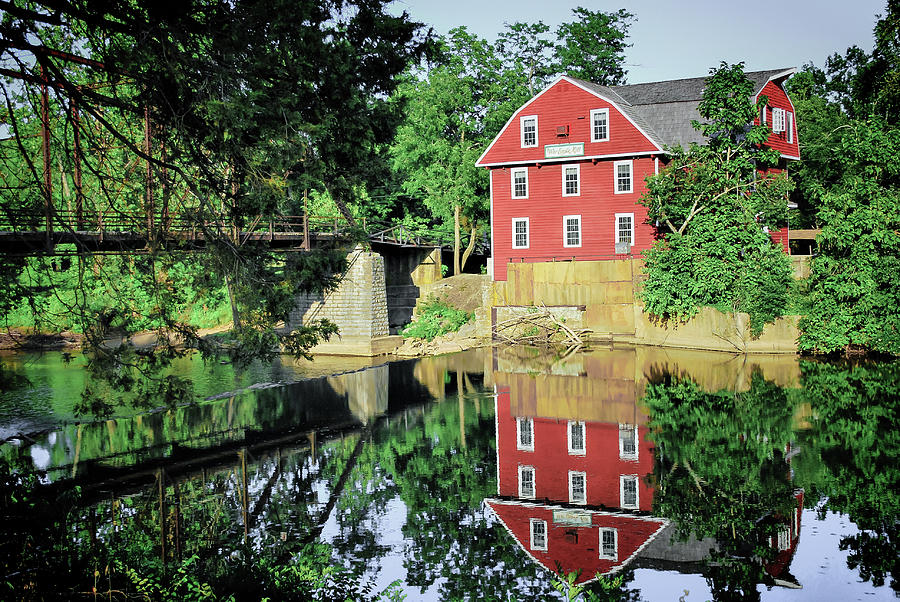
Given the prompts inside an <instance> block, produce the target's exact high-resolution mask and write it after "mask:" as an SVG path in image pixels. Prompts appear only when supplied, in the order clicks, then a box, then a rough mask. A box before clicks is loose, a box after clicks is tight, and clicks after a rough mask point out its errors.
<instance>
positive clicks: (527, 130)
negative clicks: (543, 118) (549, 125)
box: [519, 115, 538, 148]
mask: <svg viewBox="0 0 900 602" xmlns="http://www.w3.org/2000/svg"><path fill="white" fill-rule="evenodd" d="M537 119H538V118H537V115H529V116H528V117H522V118H521V119H520V120H519V124H520V128H521V130H522V148H533V147H535V146H537V145H538V137H537Z"/></svg>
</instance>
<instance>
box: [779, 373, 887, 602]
mask: <svg viewBox="0 0 900 602" xmlns="http://www.w3.org/2000/svg"><path fill="white" fill-rule="evenodd" d="M801 368H802V370H803V379H804V385H805V388H806V397H807V399H808V401H809V404H810V409H811V418H810V420H812V421H813V424H814V429H813V430H811V431H810V432H809V434H808V435H807V437H806V439H807V440H802V443H801V444H802V446H803V448H804V452H803V454H801V456H799V457H798V460H799V467H798V471H797V472H798V477H799V478H800V479H809V480H810V483H809V484H808V485H807V484H806V483H804V486H806V487H807V488H809V489H811V490H814V491H816V492H817V493H818V494H819V495H820V496H821V497H823V502H822V504H821V506H820V512H822V513H824V512H827V511H829V510H832V511H835V512H841V513H846V514H847V515H849V517H850V520H852V521H853V522H854V523H856V525H857V527H858V528H859V529H860V533H859V534H857V535H851V536H847V537H844V538H842V539H841V544H840V546H841V549H842V550H849V551H850V556H849V558H848V564H849V565H850V568H851V569H859V574H860V577H861V578H862V579H863V580H865V581H868V580H871V581H872V583H873V584H875V585H883V584H884V583H885V580H886V579H887V577H888V576H890V584H891V588H892V589H894V591H897V592H900V583H898V579H900V560H898V558H900V526H898V521H900V471H898V468H897V467H898V466H900V428H898V427H900V425H898V418H897V412H898V403H900V402H898V391H900V364H897V363H890V364H868V365H864V366H852V367H849V368H848V367H845V366H834V365H829V364H821V363H813V362H805V363H803V364H802V366H801Z"/></svg>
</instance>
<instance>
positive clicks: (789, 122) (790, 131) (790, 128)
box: [784, 111, 794, 144]
mask: <svg viewBox="0 0 900 602" xmlns="http://www.w3.org/2000/svg"><path fill="white" fill-rule="evenodd" d="M785 113H786V115H787V118H786V119H785V123H784V126H785V128H787V141H788V144H793V143H794V114H793V113H791V112H790V111H785Z"/></svg>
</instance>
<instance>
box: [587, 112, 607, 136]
mask: <svg viewBox="0 0 900 602" xmlns="http://www.w3.org/2000/svg"><path fill="white" fill-rule="evenodd" d="M607 140H609V109H594V110H592V111H591V142H606V141H607Z"/></svg>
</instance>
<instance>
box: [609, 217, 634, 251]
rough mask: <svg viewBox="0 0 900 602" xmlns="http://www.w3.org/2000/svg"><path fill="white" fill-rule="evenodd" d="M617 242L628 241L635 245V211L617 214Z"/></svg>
mask: <svg viewBox="0 0 900 602" xmlns="http://www.w3.org/2000/svg"><path fill="white" fill-rule="evenodd" d="M613 240H615V241H616V244H617V245H618V244H619V243H628V244H629V245H631V246H632V247H633V246H634V214H633V213H617V214H616V233H615V238H614V239H613Z"/></svg>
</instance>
